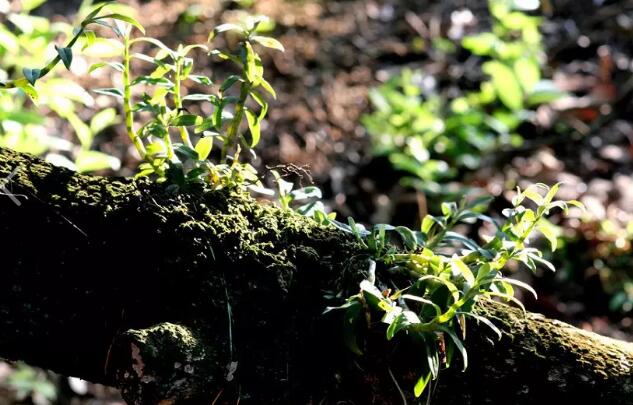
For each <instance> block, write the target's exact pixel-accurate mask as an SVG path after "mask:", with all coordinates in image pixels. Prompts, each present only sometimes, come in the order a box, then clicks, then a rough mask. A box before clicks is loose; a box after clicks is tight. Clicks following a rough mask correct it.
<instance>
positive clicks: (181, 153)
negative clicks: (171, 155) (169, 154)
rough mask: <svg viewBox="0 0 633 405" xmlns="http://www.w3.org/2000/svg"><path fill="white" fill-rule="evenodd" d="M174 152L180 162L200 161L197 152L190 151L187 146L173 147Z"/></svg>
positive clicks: (178, 145)
mask: <svg viewBox="0 0 633 405" xmlns="http://www.w3.org/2000/svg"><path fill="white" fill-rule="evenodd" d="M174 152H176V154H177V155H178V157H179V158H180V159H181V160H182V161H185V160H187V159H192V160H201V159H200V157H199V155H198V152H197V151H196V150H195V149H191V148H190V147H189V146H187V145H183V144H177V145H174Z"/></svg>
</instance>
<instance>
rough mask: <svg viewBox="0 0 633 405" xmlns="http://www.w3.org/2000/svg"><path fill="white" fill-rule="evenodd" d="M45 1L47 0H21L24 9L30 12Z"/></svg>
mask: <svg viewBox="0 0 633 405" xmlns="http://www.w3.org/2000/svg"><path fill="white" fill-rule="evenodd" d="M45 1H46V0H22V1H21V5H22V11H24V12H27V13H28V12H29V11H31V10H35V9H36V8H38V7H39V6H41V5H42V3H44V2H45Z"/></svg>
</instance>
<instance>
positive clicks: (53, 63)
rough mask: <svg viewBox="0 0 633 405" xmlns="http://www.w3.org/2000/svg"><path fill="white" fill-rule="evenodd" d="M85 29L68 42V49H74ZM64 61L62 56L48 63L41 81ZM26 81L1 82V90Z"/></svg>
mask: <svg viewBox="0 0 633 405" xmlns="http://www.w3.org/2000/svg"><path fill="white" fill-rule="evenodd" d="M84 29H85V28H84V27H83V26H82V27H81V28H79V30H78V31H77V33H76V34H75V36H73V38H72V39H71V40H70V42H68V44H67V45H66V48H72V47H73V45H75V43H76V42H77V40H78V39H79V37H81V35H82V34H83V33H84ZM61 60H62V58H61V56H59V55H57V56H55V58H53V60H51V61H50V62H48V64H47V65H46V66H44V68H42V70H41V71H40V76H39V77H38V79H41V78H42V77H44V76H46V75H47V74H48V73H49V72H50V71H51V70H53V68H54V67H55V66H56V65H57V64H58V63H59V62H60V61H61ZM24 80H26V79H25V77H24V76H23V77H19V78H17V79H15V80H9V81H8V82H0V89H13V88H16V87H18V86H17V85H16V82H18V81H24Z"/></svg>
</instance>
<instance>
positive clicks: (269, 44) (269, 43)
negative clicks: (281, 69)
mask: <svg viewBox="0 0 633 405" xmlns="http://www.w3.org/2000/svg"><path fill="white" fill-rule="evenodd" d="M251 39H252V40H253V41H255V42H257V43H258V44H260V45H263V46H265V47H266V48H271V49H276V50H278V51H281V52H284V51H285V49H284V46H283V45H282V44H281V42H279V41H277V40H276V39H275V38H271V37H265V36H261V35H253V36H252V37H251Z"/></svg>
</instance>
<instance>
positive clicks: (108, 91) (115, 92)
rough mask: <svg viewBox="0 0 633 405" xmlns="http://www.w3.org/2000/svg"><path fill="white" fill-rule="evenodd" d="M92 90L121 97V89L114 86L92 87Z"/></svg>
mask: <svg viewBox="0 0 633 405" xmlns="http://www.w3.org/2000/svg"><path fill="white" fill-rule="evenodd" d="M92 91H93V92H95V93H97V94H103V95H105V96H111V97H118V98H123V91H122V90H121V89H117V88H114V87H111V88H107V89H94V90H92Z"/></svg>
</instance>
